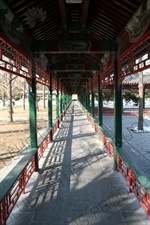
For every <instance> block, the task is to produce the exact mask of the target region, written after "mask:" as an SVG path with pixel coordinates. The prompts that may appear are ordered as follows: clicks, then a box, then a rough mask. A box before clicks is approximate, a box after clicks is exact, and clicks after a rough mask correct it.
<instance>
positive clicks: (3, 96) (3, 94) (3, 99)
mask: <svg viewBox="0 0 150 225" xmlns="http://www.w3.org/2000/svg"><path fill="white" fill-rule="evenodd" d="M2 101H3V107H4V106H5V89H3V92H2Z"/></svg>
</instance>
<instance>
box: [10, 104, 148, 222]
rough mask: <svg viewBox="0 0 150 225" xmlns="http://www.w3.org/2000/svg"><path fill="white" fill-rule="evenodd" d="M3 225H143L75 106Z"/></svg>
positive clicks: (142, 215)
mask: <svg viewBox="0 0 150 225" xmlns="http://www.w3.org/2000/svg"><path fill="white" fill-rule="evenodd" d="M39 167H40V170H39V172H36V173H33V174H32V176H31V178H30V180H29V182H28V184H27V186H26V188H25V194H24V195H21V197H20V198H19V200H18V202H17V204H16V206H15V207H14V209H13V211H12V213H11V214H10V216H9V218H8V220H7V225H80V224H82V225H92V224H93V225H108V224H112V225H126V224H128V225H135V224H136V225H149V224H150V221H149V220H148V218H147V216H146V214H145V212H144V210H143V209H142V208H141V206H140V204H139V203H138V201H137V200H136V198H135V197H134V194H133V193H130V192H129V188H128V186H127V185H126V182H125V180H124V179H123V177H122V175H121V174H120V173H118V172H116V171H114V170H113V169H112V168H113V159H111V158H110V157H108V154H107V152H106V151H105V149H104V146H103V143H102V142H101V141H100V140H98V137H97V135H96V134H95V131H94V129H93V127H92V126H91V124H90V123H89V121H88V120H87V117H86V115H85V113H84V112H83V111H82V109H81V107H80V105H79V103H78V102H76V101H72V103H71V105H70V106H69V108H68V110H67V112H66V115H65V117H64V120H63V121H62V123H61V124H60V128H59V129H58V131H57V132H56V133H55V135H54V139H53V141H52V142H50V143H49V145H48V148H47V149H46V150H45V152H44V155H43V158H41V159H40V162H39Z"/></svg>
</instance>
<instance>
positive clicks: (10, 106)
mask: <svg viewBox="0 0 150 225" xmlns="http://www.w3.org/2000/svg"><path fill="white" fill-rule="evenodd" d="M8 118H9V122H13V107H12V74H8Z"/></svg>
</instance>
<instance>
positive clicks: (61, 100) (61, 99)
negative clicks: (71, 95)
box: [60, 92, 63, 114]
mask: <svg viewBox="0 0 150 225" xmlns="http://www.w3.org/2000/svg"><path fill="white" fill-rule="evenodd" d="M62 108H63V107H62V92H61V94H60V114H62V111H63V110H62Z"/></svg>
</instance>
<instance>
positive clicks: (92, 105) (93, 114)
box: [91, 92, 95, 118]
mask: <svg viewBox="0 0 150 225" xmlns="http://www.w3.org/2000/svg"><path fill="white" fill-rule="evenodd" d="M91 103H92V104H91V107H92V117H93V118H94V117H95V113H94V108H95V106H94V93H93V92H92V102H91Z"/></svg>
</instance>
